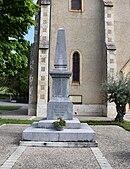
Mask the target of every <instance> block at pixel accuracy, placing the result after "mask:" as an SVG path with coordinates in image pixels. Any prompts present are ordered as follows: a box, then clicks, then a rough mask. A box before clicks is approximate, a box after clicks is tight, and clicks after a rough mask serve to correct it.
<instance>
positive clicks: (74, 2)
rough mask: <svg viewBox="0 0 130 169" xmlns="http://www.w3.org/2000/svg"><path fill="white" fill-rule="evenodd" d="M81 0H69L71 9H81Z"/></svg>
mask: <svg viewBox="0 0 130 169" xmlns="http://www.w3.org/2000/svg"><path fill="white" fill-rule="evenodd" d="M81 9H82V0H71V10H81Z"/></svg>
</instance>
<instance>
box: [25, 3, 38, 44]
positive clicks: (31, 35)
mask: <svg viewBox="0 0 130 169" xmlns="http://www.w3.org/2000/svg"><path fill="white" fill-rule="evenodd" d="M36 1H37V0H33V2H35V3H36ZM25 39H26V40H28V41H30V43H33V42H34V26H31V28H30V29H29V31H28V34H27V35H26V36H25Z"/></svg>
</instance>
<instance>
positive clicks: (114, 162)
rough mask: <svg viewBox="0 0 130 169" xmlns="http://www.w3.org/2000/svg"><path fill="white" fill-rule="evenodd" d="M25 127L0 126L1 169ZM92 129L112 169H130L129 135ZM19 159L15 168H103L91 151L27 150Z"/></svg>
mask: <svg viewBox="0 0 130 169" xmlns="http://www.w3.org/2000/svg"><path fill="white" fill-rule="evenodd" d="M26 127H27V125H11V124H8V125H2V126H0V166H2V164H4V162H5V161H6V160H7V159H8V158H9V157H10V155H11V154H12V153H13V152H15V151H16V150H17V148H18V143H19V141H20V140H21V133H22V131H23V130H24V129H25V128H26ZM91 127H92V128H93V129H94V131H95V132H96V134H97V141H98V144H99V150H100V151H101V152H102V153H103V158H104V157H105V158H106V160H107V161H108V163H109V164H110V165H111V167H112V168H113V169H130V132H128V131H125V130H124V129H122V128H120V127H118V126H91ZM17 154H18V152H17ZM18 157H19V158H18V159H17V160H16V162H15V163H14V165H13V166H12V169H100V168H101V167H100V164H99V163H98V161H97V159H96V157H95V155H94V154H93V151H92V149H91V148H44V147H27V148H26V149H25V150H24V151H23V153H22V154H20V156H18ZM10 164H11V162H10ZM0 168H1V169H2V167H0ZM6 169H8V168H6ZM103 169H108V167H105V168H103ZM109 169H110V167H109Z"/></svg>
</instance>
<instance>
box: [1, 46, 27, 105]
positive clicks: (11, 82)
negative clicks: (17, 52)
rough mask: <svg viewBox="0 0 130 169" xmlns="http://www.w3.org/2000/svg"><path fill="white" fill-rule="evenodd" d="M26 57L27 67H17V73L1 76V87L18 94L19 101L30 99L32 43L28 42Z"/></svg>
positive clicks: (25, 51) (24, 53) (7, 91)
mask: <svg viewBox="0 0 130 169" xmlns="http://www.w3.org/2000/svg"><path fill="white" fill-rule="evenodd" d="M22 54H23V55H24V56H25V59H26V67H25V66H22V67H21V68H18V67H17V68H16V71H17V74H14V75H12V74H8V75H7V74H6V76H0V87H1V89H4V88H5V87H6V91H5V92H6V93H10V94H11V95H13V96H16V97H17V98H15V99H19V101H20V100H21V99H22V100H23V101H24V102H27V101H28V90H29V57H30V44H29V43H28V44H27V49H26V50H24V51H23V52H22ZM3 86H4V88H3Z"/></svg>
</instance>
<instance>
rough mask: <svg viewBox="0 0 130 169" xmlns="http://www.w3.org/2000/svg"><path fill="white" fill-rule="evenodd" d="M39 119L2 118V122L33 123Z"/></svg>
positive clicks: (0, 120)
mask: <svg viewBox="0 0 130 169" xmlns="http://www.w3.org/2000/svg"><path fill="white" fill-rule="evenodd" d="M33 122H38V120H19V119H1V118H0V124H32V123H33Z"/></svg>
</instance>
